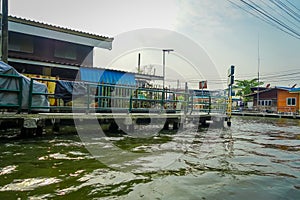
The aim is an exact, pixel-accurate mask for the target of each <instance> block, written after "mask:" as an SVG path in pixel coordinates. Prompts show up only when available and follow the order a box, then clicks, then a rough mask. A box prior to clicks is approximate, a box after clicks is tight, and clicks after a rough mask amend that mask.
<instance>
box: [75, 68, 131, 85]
mask: <svg viewBox="0 0 300 200" xmlns="http://www.w3.org/2000/svg"><path fill="white" fill-rule="evenodd" d="M80 76H81V80H82V81H89V82H95V83H108V84H113V85H115V84H118V85H135V84H136V81H135V75H134V74H132V73H126V72H122V71H115V70H108V69H97V68H84V67H81V68H80Z"/></svg>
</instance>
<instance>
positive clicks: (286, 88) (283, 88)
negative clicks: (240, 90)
mask: <svg viewBox="0 0 300 200" xmlns="http://www.w3.org/2000/svg"><path fill="white" fill-rule="evenodd" d="M290 89H291V88H290V87H282V86H276V87H273V88H266V89H265V90H260V91H259V94H261V93H265V92H268V91H271V90H286V91H290ZM255 95H257V92H253V93H251V94H247V95H244V97H251V96H255Z"/></svg>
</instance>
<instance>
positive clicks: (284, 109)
mask: <svg viewBox="0 0 300 200" xmlns="http://www.w3.org/2000/svg"><path fill="white" fill-rule="evenodd" d="M290 91H291V88H289V87H274V88H266V89H264V90H259V91H258V92H254V93H252V94H249V95H246V97H250V98H252V101H253V106H254V108H257V109H258V110H259V111H266V112H275V113H297V112H298V111H299V93H297V92H295V93H292V92H290Z"/></svg>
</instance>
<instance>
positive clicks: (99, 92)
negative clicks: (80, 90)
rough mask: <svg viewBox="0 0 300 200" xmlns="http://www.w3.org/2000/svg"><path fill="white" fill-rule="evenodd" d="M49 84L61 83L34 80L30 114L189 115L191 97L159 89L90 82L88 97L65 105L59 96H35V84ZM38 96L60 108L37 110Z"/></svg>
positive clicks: (84, 85)
mask: <svg viewBox="0 0 300 200" xmlns="http://www.w3.org/2000/svg"><path fill="white" fill-rule="evenodd" d="M34 80H35V81H44V82H45V81H48V82H55V83H57V82H58V81H59V80H52V79H44V78H31V82H30V94H29V104H28V112H29V113H30V112H32V110H34V109H50V110H51V111H57V112H66V111H67V112H69V111H73V112H129V113H132V112H141V113H143V112H178V111H184V112H188V105H189V104H190V103H189V94H188V93H184V92H176V91H170V90H163V89H159V88H144V87H134V86H128V85H111V84H100V83H90V82H75V81H74V82H72V83H74V84H76V83H81V84H83V87H84V88H85V92H84V94H82V95H80V96H78V97H77V96H73V98H72V101H69V102H65V101H64V100H63V99H62V98H59V97H56V94H55V93H41V92H33V81H34ZM35 95H46V96H48V98H54V99H55V101H56V102H57V103H56V105H51V106H34V105H32V98H33V96H35Z"/></svg>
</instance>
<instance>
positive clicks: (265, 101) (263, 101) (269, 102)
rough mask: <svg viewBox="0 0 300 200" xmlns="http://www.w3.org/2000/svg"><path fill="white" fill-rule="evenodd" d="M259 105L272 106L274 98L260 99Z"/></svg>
mask: <svg viewBox="0 0 300 200" xmlns="http://www.w3.org/2000/svg"><path fill="white" fill-rule="evenodd" d="M258 105H260V106H272V100H259V101H258Z"/></svg>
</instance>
